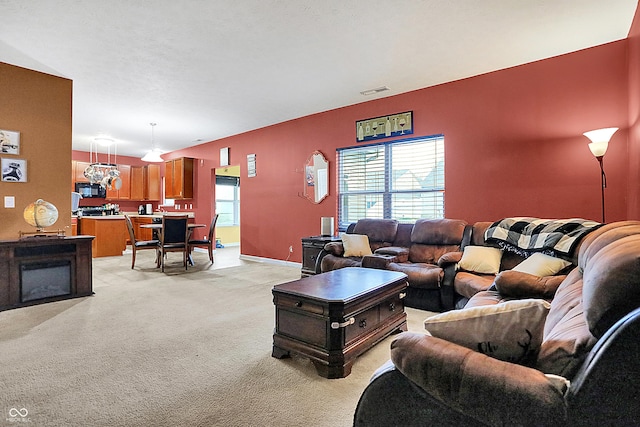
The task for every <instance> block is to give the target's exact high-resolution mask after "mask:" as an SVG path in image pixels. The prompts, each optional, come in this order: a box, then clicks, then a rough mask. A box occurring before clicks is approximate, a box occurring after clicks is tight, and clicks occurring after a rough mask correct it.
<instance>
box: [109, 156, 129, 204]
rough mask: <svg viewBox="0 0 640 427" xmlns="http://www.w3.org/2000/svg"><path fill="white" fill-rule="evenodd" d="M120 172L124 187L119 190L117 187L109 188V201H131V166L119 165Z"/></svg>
mask: <svg viewBox="0 0 640 427" xmlns="http://www.w3.org/2000/svg"><path fill="white" fill-rule="evenodd" d="M118 171H119V172H120V179H121V180H122V186H121V187H120V189H119V190H116V188H115V187H113V186H112V188H109V187H107V197H106V198H107V199H108V200H130V199H131V166H129V165H118Z"/></svg>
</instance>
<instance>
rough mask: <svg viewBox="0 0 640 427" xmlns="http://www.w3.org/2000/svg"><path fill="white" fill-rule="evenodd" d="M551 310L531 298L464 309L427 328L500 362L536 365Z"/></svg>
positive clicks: (431, 321)
mask: <svg viewBox="0 0 640 427" xmlns="http://www.w3.org/2000/svg"><path fill="white" fill-rule="evenodd" d="M549 307H550V304H549V303H548V302H547V301H545V300H542V299H537V298H535V299H534V298H529V299H523V300H514V301H507V302H503V303H500V304H496V305H491V306H481V307H472V308H467V309H464V308H463V309H462V310H452V311H448V312H446V313H442V314H438V315H435V316H432V317H429V318H427V319H426V320H425V321H424V327H425V329H426V330H427V331H428V332H429V333H430V334H431V335H433V336H434V337H438V338H442V339H445V340H447V341H450V342H454V343H456V344H459V345H462V346H464V347H467V348H470V349H472V350H475V351H478V352H480V353H484V354H486V355H488V356H491V357H494V358H496V359H500V360H505V361H508V362H514V363H520V364H533V363H534V362H535V357H536V355H537V353H538V351H539V349H540V345H541V344H542V334H543V331H544V322H545V319H546V318H547V313H548V312H549Z"/></svg>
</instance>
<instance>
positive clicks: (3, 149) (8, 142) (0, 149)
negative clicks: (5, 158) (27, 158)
mask: <svg viewBox="0 0 640 427" xmlns="http://www.w3.org/2000/svg"><path fill="white" fill-rule="evenodd" d="M0 153H2V154H20V132H15V131H12V130H4V129H0Z"/></svg>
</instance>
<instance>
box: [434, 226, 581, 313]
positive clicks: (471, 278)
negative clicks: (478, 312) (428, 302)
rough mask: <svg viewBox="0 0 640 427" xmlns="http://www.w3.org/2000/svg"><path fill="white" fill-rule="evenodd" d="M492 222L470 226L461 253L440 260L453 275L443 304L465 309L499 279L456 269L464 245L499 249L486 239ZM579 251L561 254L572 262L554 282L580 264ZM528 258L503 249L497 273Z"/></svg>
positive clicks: (511, 267) (556, 282)
mask: <svg viewBox="0 0 640 427" xmlns="http://www.w3.org/2000/svg"><path fill="white" fill-rule="evenodd" d="M492 224H493V222H488V221H482V222H476V223H474V224H473V225H471V226H470V235H469V237H468V239H467V240H465V241H464V242H463V244H462V246H461V248H460V251H458V252H451V253H448V254H446V255H445V256H443V257H442V258H441V259H440V266H441V267H442V268H443V269H445V270H447V269H448V270H449V271H450V273H448V275H449V276H450V277H451V286H452V288H451V289H452V291H451V292H448V293H446V294H445V295H444V298H447V299H446V300H445V301H443V305H444V306H447V307H454V308H463V307H465V305H466V304H467V302H468V301H469V299H470V298H471V297H473V296H474V295H475V294H477V293H478V292H481V291H486V290H487V289H489V288H490V287H491V285H492V284H493V283H494V280H495V278H496V275H495V274H482V273H477V272H471V271H464V270H459V269H457V266H456V265H457V263H458V262H460V260H461V258H462V254H463V252H462V251H464V248H465V247H466V246H482V247H494V248H499V246H498V244H496V243H494V242H487V241H486V239H485V232H486V231H487V228H489V226H491V225H492ZM575 254H577V251H576V252H574V253H573V254H572V255H568V256H563V255H562V254H558V255H557V256H558V257H559V258H563V259H565V260H567V261H569V262H571V265H570V266H568V267H566V268H564V269H562V270H561V271H559V272H558V273H557V274H556V275H555V277H554V278H553V279H552V280H553V283H554V285H555V286H556V287H557V285H559V284H560V282H561V281H562V280H563V279H564V277H565V276H566V274H568V273H569V272H570V271H571V270H572V269H573V268H575V266H576V265H577V259H576V255H575ZM525 258H526V253H525V252H512V251H503V253H502V257H501V259H500V268H499V270H498V272H503V271H507V270H511V269H513V268H514V267H515V266H517V265H518V264H520V263H521V262H522V261H524V260H525Z"/></svg>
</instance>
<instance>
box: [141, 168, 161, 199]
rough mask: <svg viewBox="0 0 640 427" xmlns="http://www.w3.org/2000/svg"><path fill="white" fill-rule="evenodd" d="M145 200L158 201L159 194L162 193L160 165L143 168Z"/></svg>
mask: <svg viewBox="0 0 640 427" xmlns="http://www.w3.org/2000/svg"><path fill="white" fill-rule="evenodd" d="M144 183H145V184H146V185H145V191H144V199H145V200H160V198H161V197H160V195H161V194H160V193H161V191H162V178H160V165H147V166H145V179H144Z"/></svg>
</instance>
